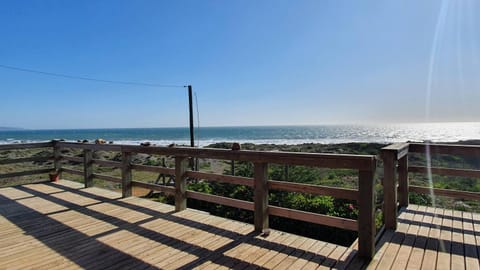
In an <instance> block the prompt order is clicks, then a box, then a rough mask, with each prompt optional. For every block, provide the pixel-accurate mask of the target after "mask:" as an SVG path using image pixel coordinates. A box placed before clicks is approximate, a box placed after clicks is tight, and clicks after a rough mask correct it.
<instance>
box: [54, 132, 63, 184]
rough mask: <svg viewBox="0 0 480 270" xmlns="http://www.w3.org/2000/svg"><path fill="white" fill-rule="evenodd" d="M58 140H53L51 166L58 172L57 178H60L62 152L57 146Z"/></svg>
mask: <svg viewBox="0 0 480 270" xmlns="http://www.w3.org/2000/svg"><path fill="white" fill-rule="evenodd" d="M58 142H59V141H56V140H54V141H53V168H54V169H55V171H57V172H58V179H62V153H61V152H60V147H58Z"/></svg>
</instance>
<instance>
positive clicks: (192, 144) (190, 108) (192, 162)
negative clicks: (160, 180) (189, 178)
mask: <svg viewBox="0 0 480 270" xmlns="http://www.w3.org/2000/svg"><path fill="white" fill-rule="evenodd" d="M188 112H189V123H190V147H195V136H194V132H193V101H192V86H191V85H188ZM190 167H191V168H192V171H194V170H195V159H193V158H191V159H190Z"/></svg>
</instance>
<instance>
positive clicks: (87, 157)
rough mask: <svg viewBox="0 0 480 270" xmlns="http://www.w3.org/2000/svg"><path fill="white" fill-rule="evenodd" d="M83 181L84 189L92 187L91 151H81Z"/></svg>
mask: <svg viewBox="0 0 480 270" xmlns="http://www.w3.org/2000/svg"><path fill="white" fill-rule="evenodd" d="M83 180H84V182H85V187H86V188H88V187H92V186H93V151H92V150H90V149H84V150H83Z"/></svg>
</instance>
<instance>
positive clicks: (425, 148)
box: [382, 143, 480, 229]
mask: <svg viewBox="0 0 480 270" xmlns="http://www.w3.org/2000/svg"><path fill="white" fill-rule="evenodd" d="M409 153H417V154H422V155H425V157H426V159H430V158H431V156H434V155H439V154H440V155H441V154H443V155H455V156H462V157H475V158H479V157H480V146H474V145H453V144H424V143H410V144H407V143H402V144H393V145H389V146H387V147H385V148H383V149H382V158H383V163H384V179H383V186H384V211H383V212H384V216H385V228H387V229H395V228H396V224H397V209H398V206H400V207H406V206H408V204H409V201H408V194H409V192H415V193H420V194H434V195H436V196H446V197H451V198H457V199H469V200H480V192H469V191H460V190H452V189H440V188H434V187H421V186H414V185H410V183H409V178H408V173H425V174H434V175H435V174H436V175H445V176H461V177H472V178H480V170H472V169H454V168H439V167H429V166H411V165H410V166H409V164H408V154H409ZM397 179H398V180H397ZM397 182H398V184H397ZM397 192H398V196H397Z"/></svg>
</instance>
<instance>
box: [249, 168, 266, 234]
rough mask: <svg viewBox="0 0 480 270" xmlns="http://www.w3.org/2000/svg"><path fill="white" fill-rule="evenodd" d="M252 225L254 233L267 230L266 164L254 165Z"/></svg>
mask: <svg viewBox="0 0 480 270" xmlns="http://www.w3.org/2000/svg"><path fill="white" fill-rule="evenodd" d="M254 167H255V168H254V194H253V195H254V225H255V231H257V232H262V231H263V230H265V229H268V226H269V225H268V186H267V181H268V164H267V163H255V164H254Z"/></svg>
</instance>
